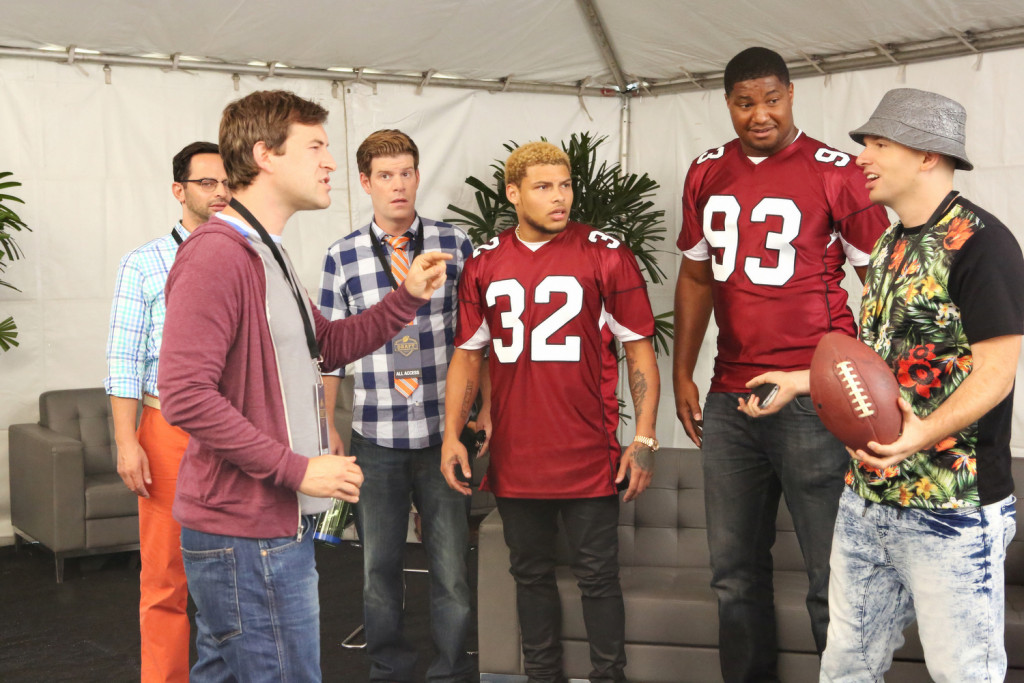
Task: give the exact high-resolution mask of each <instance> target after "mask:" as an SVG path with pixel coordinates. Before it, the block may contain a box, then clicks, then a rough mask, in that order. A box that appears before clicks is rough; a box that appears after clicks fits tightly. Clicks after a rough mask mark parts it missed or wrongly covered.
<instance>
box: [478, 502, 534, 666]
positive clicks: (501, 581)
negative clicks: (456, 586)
mask: <svg viewBox="0 0 1024 683" xmlns="http://www.w3.org/2000/svg"><path fill="white" fill-rule="evenodd" d="M479 548H480V555H479V558H478V570H477V577H478V578H477V618H478V620H479V621H478V624H477V627H478V640H479V643H480V673H489V674H522V673H524V670H523V660H522V651H521V649H520V646H519V640H520V638H519V616H518V614H517V613H516V586H515V581H514V580H513V579H512V575H511V574H510V573H509V571H508V570H509V559H508V546H506V545H505V536H504V530H503V526H502V523H501V515H499V514H498V511H497V510H496V509H495V510H493V511H491V513H490V514H489V515H487V517H485V518H484V521H483V522H481V523H480V542H479Z"/></svg>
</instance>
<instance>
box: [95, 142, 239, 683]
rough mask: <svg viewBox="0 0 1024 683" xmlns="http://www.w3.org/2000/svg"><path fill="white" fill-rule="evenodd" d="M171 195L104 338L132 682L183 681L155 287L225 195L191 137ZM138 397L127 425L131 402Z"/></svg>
mask: <svg viewBox="0 0 1024 683" xmlns="http://www.w3.org/2000/svg"><path fill="white" fill-rule="evenodd" d="M171 167H172V172H173V179H174V182H173V183H171V193H172V194H173V195H174V198H175V199H177V200H178V201H179V202H180V203H181V220H180V221H179V222H178V223H177V225H175V226H174V227H173V228H172V229H171V231H170V233H169V234H165V235H164V236H163V237H159V238H157V239H155V240H152V241H150V242H147V243H146V244H144V245H142V246H141V247H139V248H137V249H134V250H132V251H130V252H128V253H127V254H125V256H124V258H123V259H121V265H120V267H119V269H118V271H117V284H116V286H115V288H114V301H113V305H112V306H111V313H110V333H109V338H108V340H107V369H108V375H107V379H106V382H105V384H106V389H107V394H109V395H110V406H111V413H112V416H113V422H114V440H115V442H116V444H117V472H118V474H120V475H121V479H122V480H123V481H124V483H125V486H127V487H128V488H129V489H131V490H132V491H133V492H134V493H135V494H136V495H137V496H139V549H140V554H141V557H142V571H141V573H140V581H139V586H140V591H139V592H140V600H139V625H140V631H141V640H142V657H141V662H142V681H143V683H148V682H149V681H165V682H167V681H171V682H181V683H184V682H185V681H188V652H189V630H190V627H189V619H188V614H187V613H186V612H185V609H186V607H187V605H188V589H187V586H186V582H185V567H184V565H183V564H182V559H181V527H180V526H179V525H178V523H177V522H175V521H174V519H173V518H172V517H171V505H172V504H173V503H174V493H175V488H176V485H177V479H178V465H179V464H180V463H181V456H182V455H183V454H184V452H185V446H186V445H187V444H188V435H187V434H185V432H183V431H181V430H180V429H178V428H177V427H172V426H171V425H169V424H167V421H166V420H164V418H163V414H162V413H161V412H160V399H159V397H158V394H157V384H156V377H157V366H158V362H159V360H160V341H161V339H162V338H163V329H164V315H165V314H166V313H167V306H166V304H165V303H164V284H165V283H166V282H167V273H168V272H169V271H170V269H171V264H173V263H174V257H175V255H176V254H177V253H178V245H180V244H181V243H182V242H183V241H184V240H185V239H187V238H188V236H189V235H190V234H192V231H193V230H195V229H196V228H198V227H199V226H200V225H201V224H203V223H205V222H206V221H207V220H209V218H210V216H211V215H213V214H214V213H216V212H217V211H220V210H221V209H223V208H224V207H225V206H227V203H228V201H230V199H231V193H230V192H229V191H228V186H227V175H226V174H225V172H224V163H223V162H222V161H221V158H220V151H219V149H218V147H217V145H215V144H214V143H212V142H193V143H192V144H190V145H186V146H185V147H184V149H182V150H181V151H180V152H178V153H177V154H175V155H174V159H173V161H172V164H171ZM140 402H141V403H143V404H144V408H143V410H142V417H141V419H140V420H139V424H138V429H137V430H136V418H137V417H138V412H139V403H140Z"/></svg>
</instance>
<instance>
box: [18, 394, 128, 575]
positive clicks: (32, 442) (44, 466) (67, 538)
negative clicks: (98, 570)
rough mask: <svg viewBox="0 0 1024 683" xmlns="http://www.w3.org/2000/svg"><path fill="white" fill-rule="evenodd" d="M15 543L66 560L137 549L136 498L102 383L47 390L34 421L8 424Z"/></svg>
mask: <svg viewBox="0 0 1024 683" xmlns="http://www.w3.org/2000/svg"><path fill="white" fill-rule="evenodd" d="M8 444H9V447H10V477H11V479H10V481H11V524H12V525H13V526H14V539H15V544H16V545H18V544H20V543H21V541H22V540H33V541H38V542H39V543H41V544H42V545H44V546H46V547H47V548H49V549H50V550H52V551H53V553H54V558H55V562H56V568H57V583H61V582H62V581H63V580H64V559H65V558H67V557H77V556H82V555H93V554H98V553H109V552H118V551H123V550H137V549H138V547H139V504H138V499H137V497H136V496H135V494H134V493H132V492H131V491H129V490H128V488H127V487H126V486H125V485H124V483H123V482H122V481H121V478H120V477H119V476H118V474H117V454H116V451H115V447H114V428H113V423H112V422H111V417H110V399H109V398H108V397H107V394H106V392H105V391H104V390H103V389H102V388H95V389H67V390H62V391H47V392H45V393H43V394H41V395H40V396H39V422H38V423H36V424H16V425H11V427H10V431H9V432H8Z"/></svg>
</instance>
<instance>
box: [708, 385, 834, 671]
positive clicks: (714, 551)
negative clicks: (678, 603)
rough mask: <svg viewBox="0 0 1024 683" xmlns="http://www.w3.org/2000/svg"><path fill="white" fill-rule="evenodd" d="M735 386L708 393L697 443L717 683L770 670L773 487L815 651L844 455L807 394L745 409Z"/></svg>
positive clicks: (773, 643)
mask: <svg viewBox="0 0 1024 683" xmlns="http://www.w3.org/2000/svg"><path fill="white" fill-rule="evenodd" d="M741 395H744V394H729V393H712V394H708V398H707V401H706V402H705V405H704V445H703V448H702V449H701V451H702V454H703V462H704V504H705V509H706V511H707V522H708V546H709V548H710V551H711V586H712V588H714V589H715V592H716V593H717V594H718V621H719V655H720V657H721V664H722V677H723V678H724V679H725V681H726V683H734V682H740V681H742V682H744V683H746V682H749V681H777V680H778V672H777V666H776V664H777V659H778V645H777V638H776V632H775V599H774V590H773V584H772V578H773V575H772V554H771V550H772V545H773V544H774V543H775V518H776V514H777V512H778V508H779V498H780V495H784V496H785V498H786V504H787V506H788V507H789V512H790V515H791V516H792V518H793V527H794V529H795V530H796V536H797V540H798V541H799V543H800V550H801V552H802V553H803V557H804V564H805V566H806V568H807V578H808V580H809V581H810V586H809V588H808V591H807V611H808V613H809V614H810V617H811V629H812V631H813V633H814V641H815V644H816V645H817V648H818V653H819V654H821V652H822V651H824V649H825V636H826V634H827V631H828V577H829V553H830V551H831V549H832V532H833V529H834V527H835V521H836V513H837V512H838V509H839V496H840V494H841V493H842V491H843V477H844V474H845V472H846V469H847V467H848V466H849V462H850V459H849V456H848V455H847V453H846V449H844V448H843V445H842V444H841V443H839V442H838V441H837V440H836V438H835V437H834V436H832V435H831V434H829V432H828V431H827V430H826V429H825V427H824V426H823V425H822V424H821V421H820V420H819V419H818V416H817V415H816V414H815V412H814V406H813V404H812V403H811V401H810V398H809V397H807V396H798V397H796V398H795V399H794V400H792V401H791V402H790V403H789V404H788V405H786V406H785V407H784V408H783V409H782V410H781V411H779V412H778V413H776V414H774V415H769V416H767V417H762V418H752V417H748V416H747V415H744V414H743V413H741V412H739V411H738V410H736V405H737V398H738V397H739V396H741Z"/></svg>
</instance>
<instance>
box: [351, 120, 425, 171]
mask: <svg viewBox="0 0 1024 683" xmlns="http://www.w3.org/2000/svg"><path fill="white" fill-rule="evenodd" d="M400 154H411V155H412V167H413V168H414V169H419V167H420V150H419V148H418V147H416V143H415V142H413V141H412V138H410V137H409V136H408V135H406V134H405V133H403V132H402V131H400V130H398V129H396V128H385V129H383V130H378V131H376V132H374V133H370V135H369V136H368V137H367V138H366V139H365V140H363V142H362V144H360V145H359V149H357V150H356V168H358V169H359V172H360V173H362V174H363V175H365V176H366V177H369V176H370V166H371V164H372V163H373V160H374V159H376V158H377V157H397V156H399V155H400Z"/></svg>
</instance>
